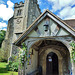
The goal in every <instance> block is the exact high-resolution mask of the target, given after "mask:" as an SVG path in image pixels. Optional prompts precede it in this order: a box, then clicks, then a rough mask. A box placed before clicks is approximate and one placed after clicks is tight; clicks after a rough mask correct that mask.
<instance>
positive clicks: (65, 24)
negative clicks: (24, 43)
mask: <svg viewBox="0 0 75 75" xmlns="http://www.w3.org/2000/svg"><path fill="white" fill-rule="evenodd" d="M46 12H48V13H50V14H51V15H52V16H54V17H55V18H56V19H58V20H59V21H61V22H62V23H63V24H65V25H66V26H67V27H69V28H70V29H71V30H72V31H74V32H75V29H73V28H72V27H71V26H69V25H68V24H67V23H66V22H64V21H63V20H62V19H60V18H59V17H58V16H56V15H55V14H53V13H52V12H51V11H49V10H48V9H47V10H45V11H44V12H43V13H42V14H41V15H40V16H39V17H38V18H37V19H36V20H35V21H34V22H33V23H32V24H31V25H30V26H29V27H28V28H27V29H26V30H25V31H24V32H23V34H22V35H21V36H20V37H19V38H18V39H17V40H16V41H14V44H15V43H16V42H17V41H18V40H19V39H20V38H21V37H22V36H23V35H24V34H25V33H26V32H27V31H28V30H29V29H30V28H31V27H32V26H33V25H34V24H35V23H36V22H37V21H38V20H39V19H40V18H41V17H42V16H43V15H44V14H45V13H46Z"/></svg>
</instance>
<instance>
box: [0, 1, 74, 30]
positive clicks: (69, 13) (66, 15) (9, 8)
mask: <svg viewBox="0 0 75 75" xmlns="http://www.w3.org/2000/svg"><path fill="white" fill-rule="evenodd" d="M20 1H23V2H24V0H0V30H7V25H8V20H9V19H10V18H11V17H12V16H13V14H14V3H17V2H18V3H19V2H20ZM38 4H39V7H40V9H41V12H42V13H43V12H44V11H45V10H46V9H49V10H50V11H51V12H53V13H54V14H55V15H57V16H58V17H60V18H61V19H63V20H65V19H75V0H38Z"/></svg>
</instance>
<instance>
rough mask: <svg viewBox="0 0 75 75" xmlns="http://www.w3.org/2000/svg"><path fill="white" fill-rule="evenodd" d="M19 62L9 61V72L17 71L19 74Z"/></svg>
mask: <svg viewBox="0 0 75 75" xmlns="http://www.w3.org/2000/svg"><path fill="white" fill-rule="evenodd" d="M18 65H19V63H18V61H15V62H14V61H13V62H12V61H9V64H8V65H7V70H8V71H15V72H18Z"/></svg>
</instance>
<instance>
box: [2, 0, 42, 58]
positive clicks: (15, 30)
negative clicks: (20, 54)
mask: <svg viewBox="0 0 75 75" xmlns="http://www.w3.org/2000/svg"><path fill="white" fill-rule="evenodd" d="M40 14H41V11H40V8H39V5H38V3H37V0H25V2H24V3H23V2H20V3H19V4H18V3H15V6H14V15H13V17H12V18H10V19H9V21H8V27H7V32H6V37H5V40H4V41H3V43H2V49H3V50H4V51H8V57H9V56H11V55H12V53H13V54H16V53H17V52H16V49H17V47H16V46H14V45H12V44H13V42H14V41H15V40H16V39H18V37H19V36H20V35H21V34H22V33H23V32H24V31H25V30H26V29H27V28H28V27H29V25H31V24H32V22H33V21H34V20H35V19H36V18H37V17H38V16H39V15H40Z"/></svg>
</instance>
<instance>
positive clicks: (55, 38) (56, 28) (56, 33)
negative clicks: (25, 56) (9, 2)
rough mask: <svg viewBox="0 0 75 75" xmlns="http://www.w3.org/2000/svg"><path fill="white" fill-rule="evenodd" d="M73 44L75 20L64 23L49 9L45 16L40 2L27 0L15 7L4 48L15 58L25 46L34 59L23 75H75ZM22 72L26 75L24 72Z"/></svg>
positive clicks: (64, 21)
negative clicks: (72, 56)
mask: <svg viewBox="0 0 75 75" xmlns="http://www.w3.org/2000/svg"><path fill="white" fill-rule="evenodd" d="M72 41H75V19H71V20H62V19H60V18H59V17H58V16H56V15H55V14H53V13H52V12H51V11H49V10H48V9H47V10H45V11H44V12H43V13H41V10H40V8H39V5H38V3H37V0H25V2H24V3H23V2H20V3H19V4H18V3H15V6H14V15H13V17H12V18H10V19H9V21H8V27H7V33H6V37H5V40H4V41H3V44H2V47H3V48H4V49H5V50H6V49H8V50H9V54H8V55H9V56H12V54H16V53H17V52H16V49H17V47H21V45H22V43H25V45H26V46H27V50H28V53H29V55H30V56H31V58H30V59H29V61H30V64H29V65H25V66H24V70H25V71H23V72H24V74H23V75H75V63H73V62H71V56H70V55H71V49H70V47H71V46H70V43H71V42H72ZM3 45H5V46H3ZM38 70H39V71H40V72H39V71H38ZM18 72H19V73H18V75H22V71H20V70H19V71H18Z"/></svg>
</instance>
